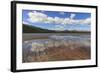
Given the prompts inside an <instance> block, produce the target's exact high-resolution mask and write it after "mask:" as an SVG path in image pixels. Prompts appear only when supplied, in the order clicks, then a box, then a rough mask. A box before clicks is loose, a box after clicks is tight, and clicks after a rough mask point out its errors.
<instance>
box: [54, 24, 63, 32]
mask: <svg viewBox="0 0 100 73" xmlns="http://www.w3.org/2000/svg"><path fill="white" fill-rule="evenodd" d="M53 30H57V31H64V30H65V27H64V26H62V25H55V26H54V28H53Z"/></svg>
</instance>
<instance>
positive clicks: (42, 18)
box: [28, 11, 91, 25]
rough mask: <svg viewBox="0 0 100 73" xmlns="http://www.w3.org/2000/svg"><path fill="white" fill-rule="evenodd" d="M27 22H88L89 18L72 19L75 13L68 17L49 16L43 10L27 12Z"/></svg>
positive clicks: (64, 23)
mask: <svg viewBox="0 0 100 73" xmlns="http://www.w3.org/2000/svg"><path fill="white" fill-rule="evenodd" d="M28 16H29V19H28V21H29V22H43V23H55V24H63V25H66V24H90V22H91V19H90V18H87V19H74V17H75V16H76V14H71V15H70V17H69V18H68V17H66V18H60V17H50V16H48V15H46V14H44V13H43V12H37V11H33V12H29V13H28Z"/></svg>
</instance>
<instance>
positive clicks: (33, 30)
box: [23, 24, 54, 33]
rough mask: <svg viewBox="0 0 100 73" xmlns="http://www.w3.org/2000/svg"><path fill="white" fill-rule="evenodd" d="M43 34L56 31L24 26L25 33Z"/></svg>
mask: <svg viewBox="0 0 100 73" xmlns="http://www.w3.org/2000/svg"><path fill="white" fill-rule="evenodd" d="M43 32H46V33H49V32H54V31H51V30H48V29H42V28H39V27H35V26H31V25H26V24H23V33H43Z"/></svg>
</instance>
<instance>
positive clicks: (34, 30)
mask: <svg viewBox="0 0 100 73" xmlns="http://www.w3.org/2000/svg"><path fill="white" fill-rule="evenodd" d="M23 33H90V31H77V30H70V31H68V30H65V31H54V30H48V29H42V28H39V27H35V26H32V25H27V24H23Z"/></svg>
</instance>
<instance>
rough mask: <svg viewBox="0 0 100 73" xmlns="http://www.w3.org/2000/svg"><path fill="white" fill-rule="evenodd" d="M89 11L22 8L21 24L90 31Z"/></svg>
mask: <svg viewBox="0 0 100 73" xmlns="http://www.w3.org/2000/svg"><path fill="white" fill-rule="evenodd" d="M90 19H91V14H90V13H79V12H61V11H40V10H23V12H22V21H23V24H27V25H32V26H36V27H40V28H44V29H49V30H57V31H63V30H83V31H90V25H91V21H90Z"/></svg>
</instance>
